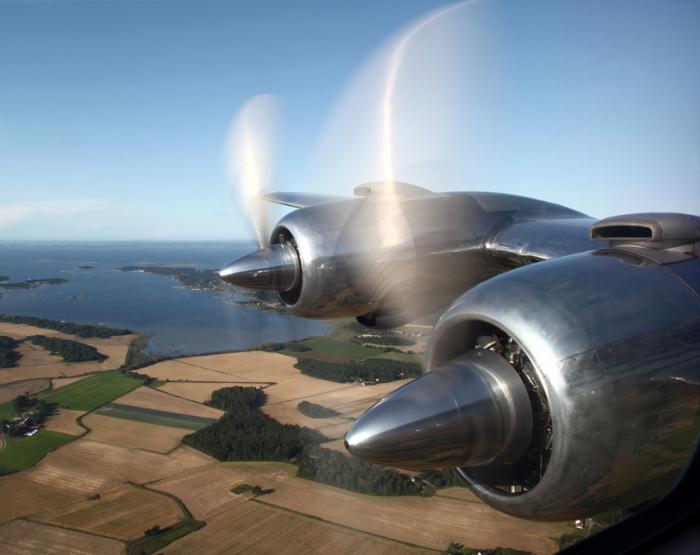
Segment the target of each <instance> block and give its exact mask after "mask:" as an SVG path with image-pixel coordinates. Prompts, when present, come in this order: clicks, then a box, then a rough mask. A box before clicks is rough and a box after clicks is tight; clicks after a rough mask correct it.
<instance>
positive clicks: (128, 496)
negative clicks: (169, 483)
mask: <svg viewBox="0 0 700 555" xmlns="http://www.w3.org/2000/svg"><path fill="white" fill-rule="evenodd" d="M34 518H35V519H37V520H40V521H42V522H45V523H47V524H56V525H58V526H62V527H65V528H71V529H74V530H80V531H83V532H91V533H94V534H99V535H101V536H109V537H112V538H116V539H120V540H135V539H137V538H139V537H141V536H142V535H143V532H144V530H146V529H148V528H152V527H153V526H160V527H161V528H165V527H166V526H172V525H173V524H175V523H177V522H179V521H180V520H182V519H183V518H185V515H184V514H183V513H182V511H181V510H180V507H179V506H178V505H177V503H175V501H174V500H173V499H171V498H170V497H167V496H165V495H163V494H160V493H156V492H153V491H149V490H146V489H143V488H137V487H134V486H130V485H125V486H121V487H119V488H117V489H114V490H111V491H108V492H106V493H104V494H102V495H101V496H100V497H99V498H97V499H86V500H83V501H80V502H78V503H74V504H72V505H70V506H68V507H66V508H64V509H62V510H58V511H56V510H54V511H51V512H48V513H45V514H39V515H36V516H35V517H34Z"/></svg>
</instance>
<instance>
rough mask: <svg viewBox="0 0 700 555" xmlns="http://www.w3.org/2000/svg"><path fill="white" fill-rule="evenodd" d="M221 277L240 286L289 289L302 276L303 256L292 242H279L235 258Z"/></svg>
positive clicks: (221, 273)
mask: <svg viewBox="0 0 700 555" xmlns="http://www.w3.org/2000/svg"><path fill="white" fill-rule="evenodd" d="M219 276H220V277H221V279H223V280H224V281H225V282H227V283H230V284H232V285H237V286H238V287H246V288H248V289H272V290H274V291H289V290H290V289H292V288H294V287H295V286H296V284H297V283H298V281H299V279H300V277H301V276H300V268H299V257H298V256H297V253H296V250H295V249H294V247H293V246H292V245H290V244H289V243H276V244H273V245H270V246H269V247H267V248H263V249H258V250H257V251H255V252H252V253H250V254H247V255H245V256H242V257H241V258H239V259H238V260H234V261H233V262H231V263H230V264H229V265H228V266H226V267H225V268H224V269H223V270H221V271H220V272H219Z"/></svg>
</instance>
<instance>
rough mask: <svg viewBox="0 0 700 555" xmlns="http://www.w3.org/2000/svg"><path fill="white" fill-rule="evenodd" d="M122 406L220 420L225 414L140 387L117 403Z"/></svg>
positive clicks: (161, 392)
mask: <svg viewBox="0 0 700 555" xmlns="http://www.w3.org/2000/svg"><path fill="white" fill-rule="evenodd" d="M115 402H116V403H119V404H120V405H130V406H133V407H139V408H144V409H155V410H159V411H164V412H168V413H175V414H180V415H190V416H198V417H204V418H210V419H213V420H218V419H219V418H220V417H221V416H222V415H223V414H224V413H223V411H221V410H219V409H215V408H214V407H207V406H204V405H201V404H200V403H195V402H192V401H188V400H186V399H180V398H178V397H175V396H174V395H168V394H167V393H164V392H163V391H158V390H156V389H152V388H150V387H140V388H138V389H135V390H134V391H132V392H131V393H128V394H127V395H124V396H123V397H120V398H119V399H117V400H116V401H115Z"/></svg>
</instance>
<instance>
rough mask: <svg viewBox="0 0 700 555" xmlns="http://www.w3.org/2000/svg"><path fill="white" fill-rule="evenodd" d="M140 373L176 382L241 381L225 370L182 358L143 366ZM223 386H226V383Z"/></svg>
mask: <svg viewBox="0 0 700 555" xmlns="http://www.w3.org/2000/svg"><path fill="white" fill-rule="evenodd" d="M139 373H141V374H147V375H148V376H150V377H151V378H156V379H158V380H172V381H176V382H187V381H190V382H223V383H224V384H226V383H235V382H237V381H239V380H237V379H236V378H232V377H231V376H229V375H228V374H225V373H223V372H215V371H212V370H207V369H206V368H200V367H198V366H194V365H192V364H185V363H183V362H181V360H180V359H179V360H166V361H163V362H159V363H157V364H154V365H153V366H147V367H145V368H141V369H140V370H139ZM221 387H226V385H222V386H221Z"/></svg>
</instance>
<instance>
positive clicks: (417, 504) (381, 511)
mask: <svg viewBox="0 0 700 555" xmlns="http://www.w3.org/2000/svg"><path fill="white" fill-rule="evenodd" d="M259 502H260V503H265V504H271V505H275V506H278V507H284V508H286V509H289V510H292V511H295V512H300V513H304V514H308V515H310V516H315V517H318V518H322V519H324V520H329V521H332V522H335V523H338V524H341V525H343V526H348V527H350V528H353V529H357V530H363V531H365V532H369V533H371V534H377V535H380V536H384V537H388V538H392V539H395V540H399V541H405V542H410V543H413V544H417V545H421V546H423V547H426V548H432V549H439V550H443V549H445V548H446V547H447V546H448V545H449V544H450V543H451V542H459V543H462V544H464V545H467V546H472V547H478V548H485V549H495V548H496V547H510V548H513V549H521V550H526V551H531V552H533V553H552V552H554V551H556V550H557V544H556V542H555V541H553V540H551V539H550V538H556V537H559V536H561V534H562V533H564V532H565V531H567V530H568V527H567V526H566V525H565V524H561V523H545V522H529V521H523V520H520V519H517V518H514V517H511V516H508V515H506V514H504V513H501V512H499V511H497V510H495V509H492V508H491V507H489V506H488V505H486V504H485V503H482V502H476V503H475V502H474V501H469V502H465V501H463V500H458V499H454V498H447V497H428V498H426V497H414V496H404V497H400V498H399V497H375V496H370V495H361V494H358V493H353V492H349V491H345V490H341V489H338V488H334V487H331V486H327V485H324V484H318V483H316V482H309V481H307V480H302V479H298V478H292V479H289V480H286V481H285V482H283V483H282V484H280V485H279V486H278V487H277V488H276V491H275V493H274V494H272V495H266V496H265V497H263V498H260V500H259ZM369 515H371V516H369Z"/></svg>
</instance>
